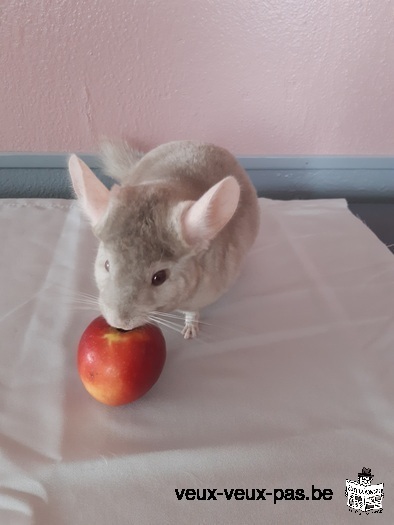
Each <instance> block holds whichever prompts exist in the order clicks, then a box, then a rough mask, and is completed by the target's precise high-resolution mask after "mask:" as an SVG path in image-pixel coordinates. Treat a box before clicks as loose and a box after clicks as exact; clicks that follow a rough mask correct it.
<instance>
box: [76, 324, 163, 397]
mask: <svg viewBox="0 0 394 525" xmlns="http://www.w3.org/2000/svg"><path fill="white" fill-rule="evenodd" d="M165 360H166V343H165V339H164V336H163V334H162V332H161V330H160V328H158V327H157V326H155V325H153V324H146V325H143V326H140V327H138V328H134V330H129V331H127V332H123V331H121V330H117V329H116V328H113V327H111V326H110V325H109V324H108V323H107V322H106V320H105V319H104V317H102V316H99V317H97V318H96V319H94V320H93V321H92V322H91V323H90V324H89V325H88V326H87V328H86V329H85V331H84V333H83V334H82V336H81V339H80V341H79V345H78V358H77V363H78V373H79V377H80V378H81V381H82V383H83V385H84V387H85V388H86V390H87V391H88V392H89V394H90V395H91V396H92V397H94V398H95V399H96V400H97V401H100V402H101V403H104V404H105V405H112V406H118V405H125V404H127V403H131V402H132V401H135V400H136V399H138V398H140V397H141V396H143V395H144V394H146V392H148V390H150V389H151V388H152V386H153V385H154V384H155V383H156V381H157V380H158V379H159V377H160V374H161V372H162V370H163V367H164V363H165Z"/></svg>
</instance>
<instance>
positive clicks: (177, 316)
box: [152, 312, 220, 326]
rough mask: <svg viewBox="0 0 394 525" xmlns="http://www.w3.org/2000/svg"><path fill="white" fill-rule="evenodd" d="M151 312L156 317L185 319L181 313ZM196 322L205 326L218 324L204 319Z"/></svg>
mask: <svg viewBox="0 0 394 525" xmlns="http://www.w3.org/2000/svg"><path fill="white" fill-rule="evenodd" d="M152 313H153V314H155V315H157V316H158V317H159V316H163V317H171V318H173V319H179V320H180V321H184V319H185V316H183V315H177V314H170V313H167V312H152ZM198 324H201V325H205V326H220V325H216V324H213V323H206V322H205V321H201V320H200V319H199V321H198Z"/></svg>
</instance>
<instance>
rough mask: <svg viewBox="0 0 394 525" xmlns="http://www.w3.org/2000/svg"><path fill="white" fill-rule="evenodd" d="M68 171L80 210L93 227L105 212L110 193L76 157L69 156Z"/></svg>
mask: <svg viewBox="0 0 394 525" xmlns="http://www.w3.org/2000/svg"><path fill="white" fill-rule="evenodd" d="M68 169H69V172H70V176H71V181H72V184H73V188H74V191H75V193H76V196H77V197H78V200H79V202H80V204H81V206H82V210H83V211H84V213H85V215H86V216H87V217H88V219H89V221H90V222H91V224H92V226H95V225H96V224H97V223H98V222H99V220H100V219H101V217H102V216H103V215H104V214H105V212H106V211H107V208H108V203H109V197H110V193H111V191H110V190H109V189H108V188H106V186H104V184H103V183H102V182H101V181H100V180H99V179H98V178H97V177H96V175H95V174H94V173H93V172H92V171H91V170H90V168H89V167H88V166H87V165H86V164H85V163H84V162H83V161H82V160H81V159H79V158H78V157H77V156H76V155H71V157H70V159H69V162H68ZM115 189H117V188H115Z"/></svg>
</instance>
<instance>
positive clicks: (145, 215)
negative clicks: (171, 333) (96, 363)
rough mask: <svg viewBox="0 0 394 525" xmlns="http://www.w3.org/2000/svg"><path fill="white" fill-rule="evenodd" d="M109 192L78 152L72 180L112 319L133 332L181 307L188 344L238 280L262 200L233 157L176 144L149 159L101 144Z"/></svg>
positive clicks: (103, 306) (102, 299) (104, 306)
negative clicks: (204, 313)
mask: <svg viewBox="0 0 394 525" xmlns="http://www.w3.org/2000/svg"><path fill="white" fill-rule="evenodd" d="M102 161H103V166H104V169H105V171H106V173H107V174H108V175H109V176H111V177H112V178H113V179H115V180H116V181H117V183H116V184H114V186H112V188H111V189H110V190H109V189H107V187H106V186H105V185H104V184H103V183H102V182H101V181H100V180H99V179H98V178H97V177H96V176H95V175H94V173H93V172H92V171H91V170H90V169H89V168H88V166H87V165H86V164H85V163H84V162H83V161H82V160H80V159H79V158H78V157H77V156H76V155H71V157H70V159H69V172H70V176H71V181H72V184H73V187H74V190H75V193H76V196H77V198H78V200H79V202H80V205H81V207H82V210H83V211H84V213H85V214H86V216H87V217H88V219H89V221H90V223H91V225H92V229H93V232H94V234H95V236H96V237H97V238H98V241H99V244H98V252H97V257H96V261H95V279H96V283H97V287H98V290H99V298H98V303H99V308H100V311H101V313H102V315H103V316H104V317H105V319H106V320H107V322H108V323H109V324H110V325H111V326H113V327H116V328H119V329H123V330H131V329H133V328H136V327H137V326H140V325H143V324H145V323H147V322H149V321H151V320H152V319H154V318H155V316H156V315H159V314H160V313H163V315H164V312H167V313H168V312H173V311H179V312H181V313H182V314H184V316H185V326H184V328H183V331H182V334H183V335H184V337H185V338H186V339H188V338H191V337H195V336H196V335H197V332H198V320H199V311H200V310H201V309H202V308H204V307H205V306H207V305H209V304H211V303H213V302H214V301H216V300H217V299H218V298H219V297H220V296H221V295H222V294H223V293H224V292H225V291H226V290H227V289H228V288H229V287H230V286H231V285H232V284H233V283H234V281H235V279H236V278H237V277H238V275H239V272H240V268H241V265H242V261H243V260H244V258H245V256H246V254H247V252H248V250H249V249H250V248H251V246H252V244H253V243H254V240H255V238H256V236H257V233H258V230H259V225H260V209H259V204H258V198H257V194H256V191H255V188H254V187H253V185H252V183H251V181H250V179H249V178H248V176H247V174H246V173H245V171H244V170H243V168H242V167H241V165H240V164H239V163H238V161H237V160H236V158H235V157H234V156H233V155H232V154H231V153H230V152H228V151H227V150H225V149H223V148H221V147H218V146H215V145H213V144H205V143H198V142H193V141H175V142H169V143H167V144H163V145H161V146H158V147H156V148H154V149H152V150H151V151H149V152H148V153H146V154H143V153H141V152H139V151H136V150H134V149H133V148H131V147H130V146H129V145H127V144H126V143H121V144H116V143H110V142H108V143H106V144H105V145H104V147H103V148H102Z"/></svg>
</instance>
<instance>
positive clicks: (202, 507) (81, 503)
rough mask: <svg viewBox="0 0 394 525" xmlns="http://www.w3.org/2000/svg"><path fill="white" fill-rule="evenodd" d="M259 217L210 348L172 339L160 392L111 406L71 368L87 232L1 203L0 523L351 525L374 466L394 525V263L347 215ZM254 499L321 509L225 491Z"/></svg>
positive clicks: (333, 210)
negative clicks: (298, 495)
mask: <svg viewBox="0 0 394 525" xmlns="http://www.w3.org/2000/svg"><path fill="white" fill-rule="evenodd" d="M260 202H261V214H262V223H261V231H260V235H259V238H258V240H257V242H256V244H255V246H254V248H253V250H252V252H251V253H250V255H249V257H248V259H247V262H246V264H245V266H244V270H243V272H242V274H241V276H240V278H239V280H238V281H237V283H236V284H235V285H234V287H233V288H232V289H231V290H230V291H229V292H228V293H227V294H225V295H224V296H223V297H222V298H221V299H220V300H219V301H218V302H217V303H216V304H214V305H212V306H210V307H208V308H207V309H206V310H205V311H204V312H203V313H202V321H203V322H205V323H207V324H206V325H202V330H201V333H200V337H199V338H198V339H197V340H193V341H185V340H184V339H182V337H181V336H180V335H179V334H178V333H176V332H171V331H168V330H167V329H163V333H164V335H165V338H166V341H167V352H168V353H167V361H166V364H165V367H164V370H163V372H162V375H161V377H160V379H159V381H158V382H157V383H156V385H155V386H154V387H153V388H152V390H151V391H150V392H148V394H146V395H145V396H144V397H143V398H141V399H140V400H138V401H137V402H135V403H133V404H130V405H126V406H123V407H116V408H114V407H106V406H104V405H101V404H100V403H98V402H97V401H95V400H94V399H93V398H91V397H90V396H89V394H88V393H87V392H86V391H85V389H84V387H83V386H82V383H81V381H80V379H79V376H78V372H77V368H76V349H77V344H78V341H79V338H80V336H81V334H82V332H83V330H84V329H85V327H86V326H87V325H88V323H89V322H90V321H91V320H92V319H93V318H94V317H96V315H98V313H96V312H93V311H87V310H86V311H85V310H82V311H81V310H78V309H76V308H74V307H73V306H72V304H70V298H69V295H70V294H72V293H73V292H76V291H84V292H88V293H95V285H94V282H93V277H92V265H93V261H94V256H95V247H96V240H95V239H94V237H93V235H92V234H91V232H90V229H89V225H88V224H87V222H86V221H85V220H84V219H83V218H82V217H81V214H80V211H79V208H78V207H77V205H76V204H75V202H69V201H65V200H29V199H26V200H8V199H7V200H3V201H0V241H1V252H0V272H1V277H0V279H1V291H0V321H1V323H0V523H1V525H32V524H36V525H79V524H81V525H82V524H83V525H91V524H95V525H118V524H119V525H123V524H137V525H145V524H146V525H152V524H160V525H164V524H171V525H173V524H186V523H191V524H215V525H216V524H244V525H249V524H261V523H289V524H309V523H310V524H317V523H319V524H323V523H327V524H332V523H350V522H353V520H352V518H353V516H352V515H351V514H350V512H349V510H348V507H347V504H346V501H347V500H346V497H345V483H346V479H350V480H355V481H357V474H358V473H359V472H361V469H362V467H369V468H371V469H372V474H374V479H373V483H384V491H385V494H386V497H385V498H384V500H383V513H382V514H381V515H377V516H372V515H370V516H369V517H368V518H367V519H368V523H377V522H378V521H377V520H379V523H394V504H393V501H394V499H393V498H394V470H393V465H394V408H393V407H394V318H393V316H394V258H393V256H392V254H391V253H390V252H389V250H388V249H387V248H386V247H385V246H384V245H383V244H382V243H381V242H380V241H379V240H378V239H377V238H376V237H375V235H374V234H373V233H372V232H371V231H370V230H369V229H368V228H367V227H366V226H365V225H364V224H363V223H362V222H361V221H360V220H359V219H357V218H356V217H355V216H353V215H352V214H351V212H350V211H349V210H348V208H347V205H346V202H345V201H344V200H340V199H339V200H312V201H289V202H284V201H283V202H282V201H272V200H268V199H261V200H260ZM312 485H314V486H315V487H318V488H319V489H320V490H323V489H326V490H327V491H328V490H331V491H332V499H327V500H323V499H321V500H320V501H312V495H311V487H312ZM253 488H255V489H257V488H258V489H260V490H261V489H263V488H265V489H266V493H267V492H269V493H270V492H273V491H274V490H275V489H277V492H276V494H277V498H279V497H280V495H281V494H284V492H283V493H282V492H280V490H281V489H282V490H285V489H294V490H295V489H304V491H305V495H306V496H308V497H309V498H310V499H309V500H302V501H290V500H284V499H282V500H281V501H279V500H278V501H276V503H274V496H273V495H272V496H268V495H266V493H265V497H266V500H265V501H264V500H262V499H259V500H257V501H256V500H255V501H253V500H236V499H235V493H232V499H230V500H227V498H226V494H225V493H224V492H223V491H224V489H226V490H227V497H229V496H230V494H231V489H244V490H245V489H249V492H248V495H249V496H252V495H253V493H252V491H251V489H253ZM175 489H177V490H178V494H179V495H180V494H181V491H182V489H200V492H199V494H200V495H203V490H202V489H211V491H213V489H216V492H215V491H213V493H212V494H213V497H212V499H210V500H208V501H203V500H187V499H186V498H185V495H184V497H183V499H182V500H178V497H177V495H176V492H175ZM219 493H223V494H221V495H219ZM236 494H237V496H238V497H241V496H242V492H237V493H236ZM257 494H258V493H255V496H257ZM315 494H316V495H317V493H315ZM188 495H189V497H190V496H191V495H192V492H189V493H188ZM207 495H208V493H207ZM329 495H330V493H329V492H326V497H329ZM287 496H288V497H291V493H290V492H288V493H287ZM214 497H216V500H215V499H214ZM355 519H358V520H360V519H362V518H360V517H357V518H355ZM375 520H376V521H375Z"/></svg>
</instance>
